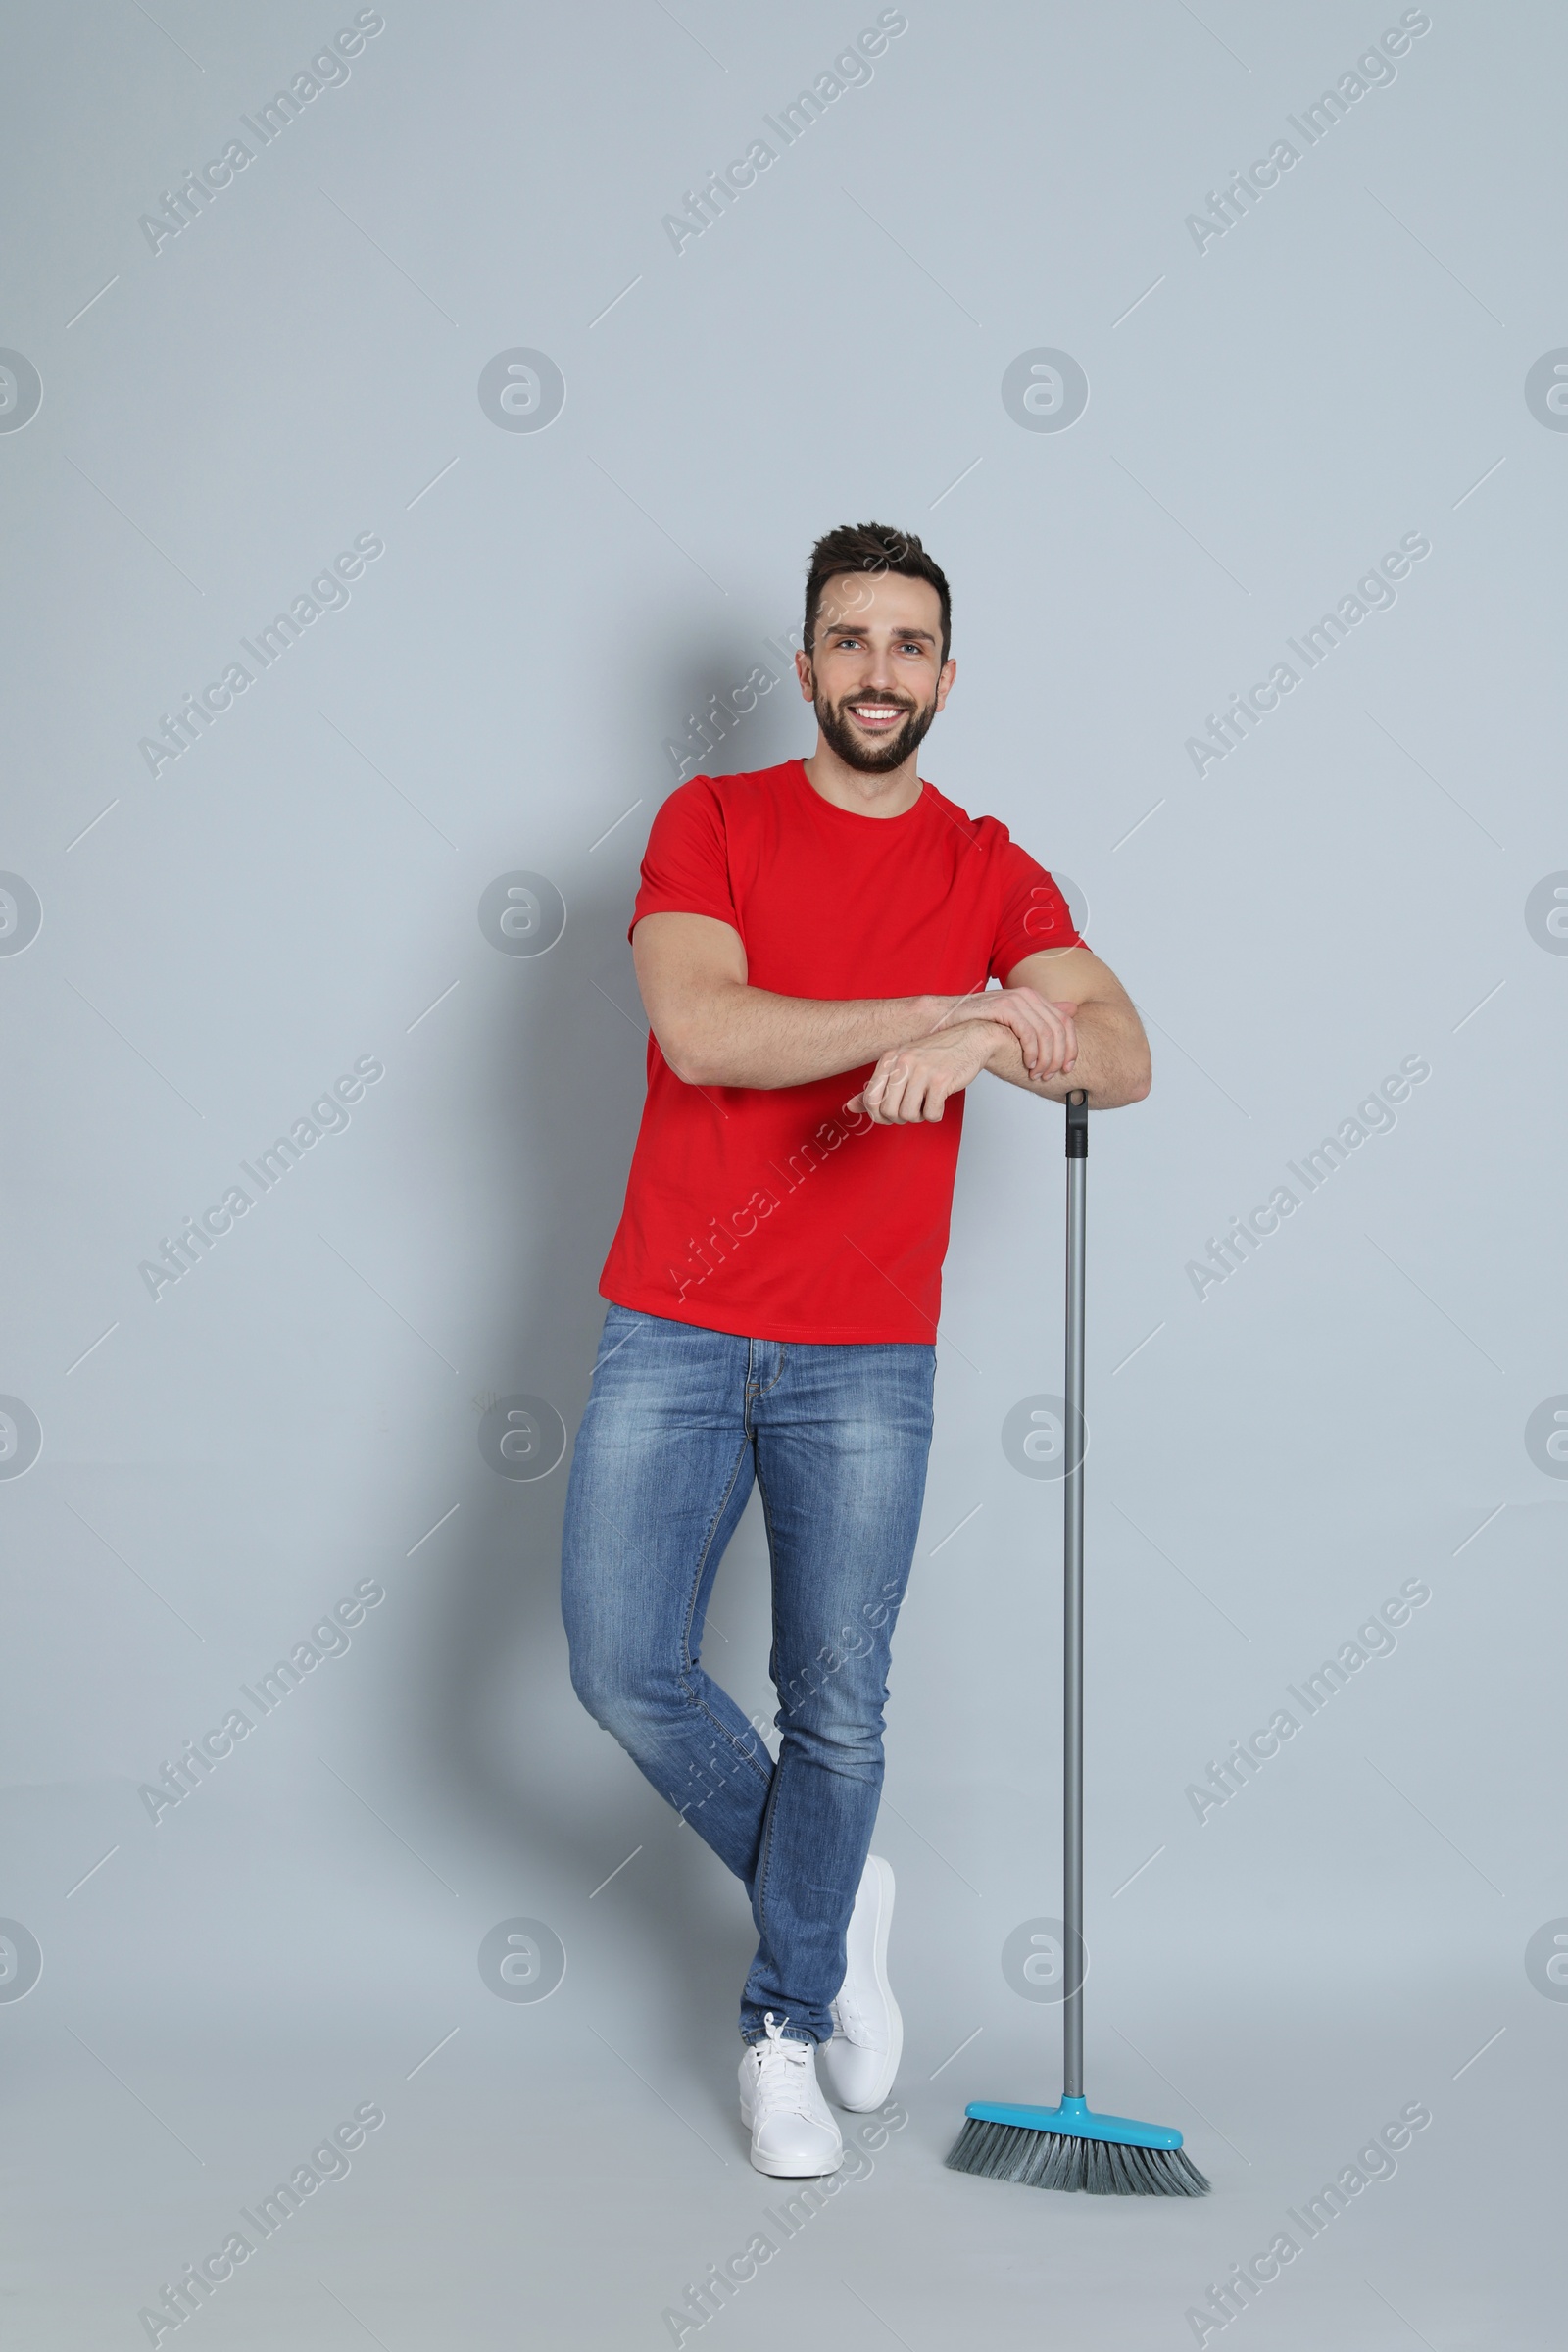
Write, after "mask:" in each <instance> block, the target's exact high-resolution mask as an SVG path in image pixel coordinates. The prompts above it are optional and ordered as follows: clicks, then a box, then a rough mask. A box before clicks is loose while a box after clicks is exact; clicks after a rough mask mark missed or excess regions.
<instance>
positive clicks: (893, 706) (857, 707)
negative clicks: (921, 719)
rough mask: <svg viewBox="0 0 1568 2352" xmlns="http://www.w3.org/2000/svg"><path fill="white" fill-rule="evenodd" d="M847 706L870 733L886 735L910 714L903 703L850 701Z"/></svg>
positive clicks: (856, 719) (851, 714) (858, 722)
mask: <svg viewBox="0 0 1568 2352" xmlns="http://www.w3.org/2000/svg"><path fill="white" fill-rule="evenodd" d="M845 707H846V709H847V710H848V711H849V713H850V716H851V717H852V718H853V719H854V720H855V721H856V722H857V724H858V725H859V726H861V727H863V728H864V729H865V731H866V733H867V734H868V735H885V734H886V733H887V732H888V730H889V729H890V728H891V727H896V726H897V725H898V724H899V723H900V721H901V720H902V719H906V718H907V717H908V716H909V711H908V708H907V705H905V704H903V703H849V704H847V705H846V706H845Z"/></svg>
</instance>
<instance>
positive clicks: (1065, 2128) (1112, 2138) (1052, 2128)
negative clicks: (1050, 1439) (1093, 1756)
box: [947, 1087, 1208, 2197]
mask: <svg viewBox="0 0 1568 2352" xmlns="http://www.w3.org/2000/svg"><path fill="white" fill-rule="evenodd" d="M1066 1109H1067V1136H1066V1140H1067V1350H1066V1352H1067V1370H1066V1382H1065V1388H1066V1397H1065V1402H1066V1407H1067V1429H1066V1432H1065V1444H1066V1447H1067V1459H1066V1466H1065V1475H1064V1478H1063V1481H1062V1495H1063V1507H1064V1530H1063V1545H1062V1585H1063V1594H1064V1627H1063V1639H1062V1667H1063V1694H1062V1816H1063V1828H1062V1898H1061V1909H1062V1926H1063V1928H1064V1929H1065V1932H1066V1946H1067V1949H1066V1954H1065V1960H1064V1965H1065V1968H1066V1979H1065V1984H1064V1988H1063V1995H1062V2004H1061V2033H1062V2093H1061V2102H1060V2105H1059V2106H1055V2107H1020V2106H1013V2105H1010V2104H1009V2103H1008V2102H1007V2101H1006V2100H1004V2099H976V2100H974V2101H972V2103H971V2104H970V2105H969V2106H967V2107H966V2108H965V2109H964V2111H963V2112H964V2119H965V2120H964V2126H963V2130H962V2131H960V2132H959V2134H958V2137H957V2139H956V2142H955V2144H954V2147H953V2151H952V2153H951V2154H950V2156H949V2157H948V2159H947V2161H948V2165H949V2167H950V2168H951V2170H952V2171H954V2172H956V2173H979V2174H981V2175H983V2176H984V2178H985V2179H986V2180H1019V2181H1022V2182H1023V2183H1024V2185H1025V2186H1026V2187H1029V2188H1069V2189H1070V2188H1082V2189H1087V2190H1088V2191H1089V2192H1090V2194H1091V2195H1093V2196H1102V2197H1104V2196H1110V2197H1201V2196H1206V2195H1207V2193H1208V2182H1207V2181H1206V2180H1204V2178H1203V2176H1202V2174H1201V2172H1200V2171H1199V2169H1198V2167H1197V2166H1196V2165H1195V2164H1194V2163H1193V2161H1192V2159H1191V2157H1190V2156H1188V2155H1187V2154H1186V2153H1185V2151H1184V2149H1183V2147H1182V2135H1181V2133H1180V2132H1179V2131H1177V2130H1176V2129H1175V2128H1174V2126H1173V2125H1169V2124H1143V2123H1138V2122H1135V2121H1134V2120H1133V2119H1132V2118H1131V2117H1129V2116H1125V2115H1101V2114H1100V2113H1099V2112H1098V2111H1097V2110H1096V2109H1095V2108H1093V2107H1090V2106H1089V2105H1087V2104H1086V2102H1085V2099H1084V2095H1083V2088H1084V2015H1083V1976H1084V1970H1083V1949H1084V1943H1083V1919H1084V1717H1083V1697H1084V1475H1083V1455H1084V1443H1085V1433H1084V1418H1083V1401H1084V1178H1085V1169H1086V1165H1087V1162H1088V1158H1089V1097H1088V1094H1087V1093H1086V1092H1085V1090H1084V1089H1083V1088H1082V1087H1078V1088H1075V1089H1074V1090H1073V1092H1072V1093H1071V1094H1069V1095H1068V1097H1067V1103H1066Z"/></svg>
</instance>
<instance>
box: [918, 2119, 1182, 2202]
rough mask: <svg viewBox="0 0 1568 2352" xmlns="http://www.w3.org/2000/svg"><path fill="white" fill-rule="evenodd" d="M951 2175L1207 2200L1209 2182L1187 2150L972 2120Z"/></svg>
mask: <svg viewBox="0 0 1568 2352" xmlns="http://www.w3.org/2000/svg"><path fill="white" fill-rule="evenodd" d="M947 2162H948V2167H949V2169H950V2171H952V2172H955V2173H978V2174H980V2175H981V2177H982V2178H983V2179H985V2180H1016V2181H1019V2182H1021V2183H1022V2185H1023V2186H1024V2187H1025V2188H1067V2189H1073V2188H1081V2189H1086V2190H1087V2191H1088V2192H1089V2194H1090V2195H1091V2196H1094V2197H1206V2196H1207V2194H1208V2182H1207V2181H1206V2180H1204V2178H1203V2176H1202V2174H1201V2172H1200V2171H1199V2169H1198V2167H1197V2165H1196V2164H1194V2162H1193V2161H1192V2158H1191V2157H1190V2156H1189V2155H1188V2154H1187V2152H1186V2150H1185V2149H1184V2148H1130V2147H1123V2146H1122V2145H1121V2144H1120V2143H1119V2142H1118V2141H1115V2140H1109V2139H1079V2138H1077V2137H1076V2136H1075V2135H1073V2134H1070V2133H1067V2132H1063V2131H1029V2130H1027V2129H1026V2128H1025V2127H1024V2126H1022V2125H1019V2124H992V2123H986V2122H984V2121H983V2120H982V2119H981V2118H980V2117H979V2116H970V2117H969V2118H968V2120H967V2121H966V2122H965V2124H964V2127H963V2130H962V2131H960V2132H959V2134H958V2136H957V2139H956V2142H955V2143H954V2147H953V2152H952V2154H951V2155H950V2156H949V2157H948V2159H947Z"/></svg>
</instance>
